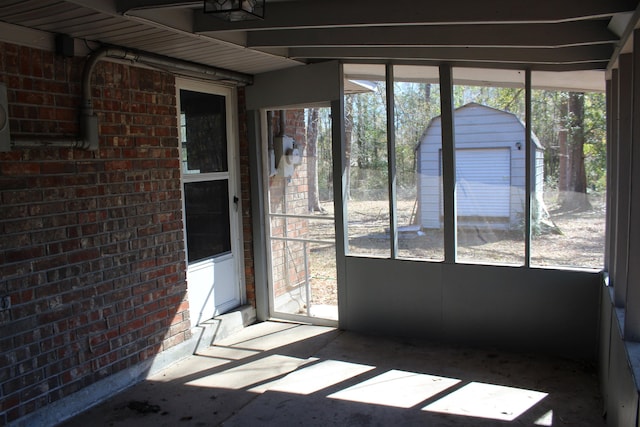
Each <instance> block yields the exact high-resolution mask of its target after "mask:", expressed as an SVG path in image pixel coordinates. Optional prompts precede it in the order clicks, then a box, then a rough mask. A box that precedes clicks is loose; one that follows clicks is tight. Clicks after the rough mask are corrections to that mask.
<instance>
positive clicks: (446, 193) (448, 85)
mask: <svg viewBox="0 0 640 427" xmlns="http://www.w3.org/2000/svg"><path fill="white" fill-rule="evenodd" d="M440 109H441V113H442V114H441V123H442V198H443V202H444V262H445V263H447V264H454V263H455V262H456V250H457V246H458V242H457V230H456V227H457V225H456V221H457V218H456V162H455V133H454V125H455V123H454V116H453V75H452V70H451V66H450V65H448V64H443V65H440Z"/></svg>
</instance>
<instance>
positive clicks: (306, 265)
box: [302, 242, 311, 317]
mask: <svg viewBox="0 0 640 427" xmlns="http://www.w3.org/2000/svg"><path fill="white" fill-rule="evenodd" d="M302 250H303V251H304V288H305V291H306V293H307V316H309V317H311V283H310V282H309V256H308V255H307V242H302Z"/></svg>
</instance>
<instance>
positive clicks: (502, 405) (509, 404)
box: [422, 382, 547, 421]
mask: <svg viewBox="0 0 640 427" xmlns="http://www.w3.org/2000/svg"><path fill="white" fill-rule="evenodd" d="M546 396H547V393H542V392H539V391H533V390H526V389H522V388H514V387H505V386H500V385H494V384H484V383H478V382H472V383H470V384H467V385H466V386H464V387H462V388H461V389H459V390H456V391H454V392H453V393H451V394H448V395H447V396H445V397H443V398H442V399H439V400H438V401H436V402H433V403H432V404H430V405H427V406H425V407H424V408H422V410H423V411H429V412H439V413H443V414H453V415H463V416H468V417H478V418H490V419H495V420H502V421H513V420H515V419H516V418H518V417H519V416H520V415H522V414H523V413H524V412H526V411H527V410H528V409H530V408H531V407H533V406H534V405H536V404H537V403H538V402H540V401H541V400H542V399H544V398H545V397H546Z"/></svg>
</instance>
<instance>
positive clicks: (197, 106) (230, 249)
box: [179, 82, 242, 326]
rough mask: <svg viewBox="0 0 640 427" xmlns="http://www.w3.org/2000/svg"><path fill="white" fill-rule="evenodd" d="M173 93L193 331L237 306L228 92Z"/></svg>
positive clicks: (194, 88) (183, 88) (192, 89)
mask: <svg viewBox="0 0 640 427" xmlns="http://www.w3.org/2000/svg"><path fill="white" fill-rule="evenodd" d="M179 87H180V89H179V111H180V117H179V119H180V142H181V145H180V147H181V149H180V152H181V162H182V182H183V201H184V223H185V240H186V246H187V247H186V251H187V263H188V267H187V286H188V288H187V289H188V296H189V308H190V312H191V322H192V325H194V326H195V325H197V324H198V323H200V322H202V321H205V320H208V319H211V318H212V317H214V316H215V315H218V314H221V313H224V312H225V311H228V310H230V309H232V308H235V307H237V306H238V305H240V304H241V302H242V301H241V299H242V297H241V296H242V293H241V289H242V273H241V272H242V269H241V268H240V260H242V256H241V252H240V251H241V250H242V245H241V244H240V241H241V237H240V229H239V224H241V221H240V219H239V215H240V214H239V212H240V206H239V202H240V201H239V194H240V193H239V189H238V186H237V181H238V180H237V177H236V174H235V171H236V170H237V166H236V163H237V159H238V157H237V144H235V143H234V141H235V136H234V133H233V131H232V129H233V120H234V117H233V116H232V115H233V108H232V106H233V105H234V103H233V100H232V95H233V94H232V92H231V90H230V89H227V88H215V87H210V86H204V85H196V84H189V83H187V82H183V83H182V84H180V85H179Z"/></svg>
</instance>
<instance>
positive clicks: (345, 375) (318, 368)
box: [249, 360, 375, 395]
mask: <svg viewBox="0 0 640 427" xmlns="http://www.w3.org/2000/svg"><path fill="white" fill-rule="evenodd" d="M372 369H375V367H374V366H368V365H361V364H358V363H349V362H341V361H338V360H325V361H323V362H320V363H317V364H313V365H311V366H307V367H304V368H302V369H300V370H297V371H295V372H292V373H290V374H289V375H287V376H286V377H284V378H282V379H280V380H277V381H274V382H271V383H268V384H264V385H262V386H258V387H256V388H253V389H251V390H249V391H253V392H257V393H262V392H264V391H266V390H271V391H280V392H284V393H294V394H302V395H308V394H311V393H315V392H317V391H320V390H322V389H324V388H327V387H331V386H332V385H335V384H338V383H341V382H343V381H346V380H348V379H350V378H353V377H355V376H358V375H361V374H363V373H365V372H368V371H370V370H372Z"/></svg>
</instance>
